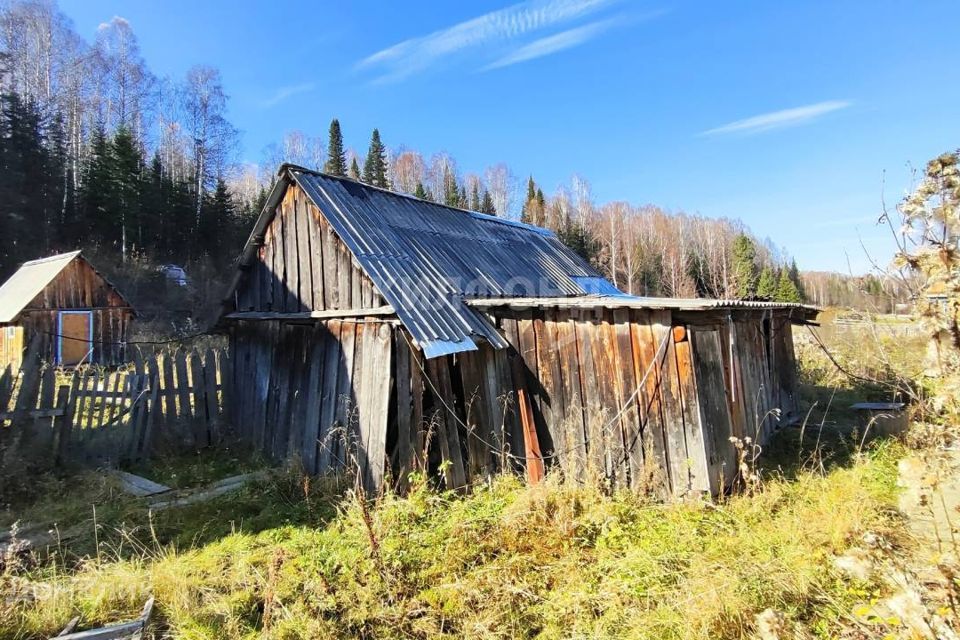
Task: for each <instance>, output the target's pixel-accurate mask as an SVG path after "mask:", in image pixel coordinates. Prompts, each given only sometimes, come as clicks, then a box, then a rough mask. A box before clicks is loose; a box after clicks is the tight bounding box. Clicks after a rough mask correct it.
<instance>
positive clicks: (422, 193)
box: [413, 180, 431, 200]
mask: <svg viewBox="0 0 960 640" xmlns="http://www.w3.org/2000/svg"><path fill="white" fill-rule="evenodd" d="M413 195H414V197H417V198H420V199H421V200H430V199H431V198H430V194H429V193H427V190H426V189H425V188H424V186H423V183H422V182H420V181H419V180H417V188H416V189H415V190H414V192H413Z"/></svg>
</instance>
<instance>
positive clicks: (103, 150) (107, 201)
mask: <svg viewBox="0 0 960 640" xmlns="http://www.w3.org/2000/svg"><path fill="white" fill-rule="evenodd" d="M110 147H111V145H110V143H109V141H108V140H107V135H106V132H105V131H104V130H103V126H102V125H100V126H97V127H96V128H95V129H94V131H93V136H92V139H91V141H90V152H89V154H88V155H87V159H86V167H84V172H83V173H84V180H83V194H82V198H83V218H84V221H85V224H86V225H87V227H88V229H89V230H90V232H91V235H92V236H93V239H95V240H99V241H101V242H111V241H112V240H113V239H114V238H115V235H114V229H115V220H113V211H114V207H113V205H114V199H113V189H112V180H111V168H112V167H111V165H112V164H113V162H112V157H111V148H110Z"/></svg>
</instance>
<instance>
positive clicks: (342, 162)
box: [323, 118, 347, 176]
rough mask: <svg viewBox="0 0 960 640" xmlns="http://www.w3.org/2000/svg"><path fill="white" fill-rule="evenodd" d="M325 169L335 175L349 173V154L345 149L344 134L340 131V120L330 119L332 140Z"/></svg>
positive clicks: (329, 143) (328, 148) (328, 146)
mask: <svg viewBox="0 0 960 640" xmlns="http://www.w3.org/2000/svg"><path fill="white" fill-rule="evenodd" d="M323 170H324V171H326V172H327V173H329V174H330V175H334V176H345V175H347V154H346V152H345V151H344V150H343V134H342V133H340V121H339V120H337V119H336V118H334V119H333V120H331V121H330V140H329V142H328V143H327V163H326V164H325V165H324V167H323Z"/></svg>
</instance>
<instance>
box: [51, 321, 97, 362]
mask: <svg viewBox="0 0 960 640" xmlns="http://www.w3.org/2000/svg"><path fill="white" fill-rule="evenodd" d="M69 315H75V316H76V315H79V316H87V344H88V345H89V346H88V353H89V354H90V357H89V358H88V359H87V362H93V353H92V352H93V311H59V312H57V364H63V341H64V340H67V339H69V338H64V337H63V317H64V316H69Z"/></svg>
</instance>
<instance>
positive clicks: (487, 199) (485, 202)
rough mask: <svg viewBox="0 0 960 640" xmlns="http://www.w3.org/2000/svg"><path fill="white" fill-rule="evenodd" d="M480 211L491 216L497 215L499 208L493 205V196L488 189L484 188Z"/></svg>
mask: <svg viewBox="0 0 960 640" xmlns="http://www.w3.org/2000/svg"><path fill="white" fill-rule="evenodd" d="M480 213H486V214H487V215H491V216H495V215H497V208H496V207H495V206H493V196H491V195H490V191H489V190H488V189H484V190H483V198H482V199H481V200H480Z"/></svg>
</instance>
